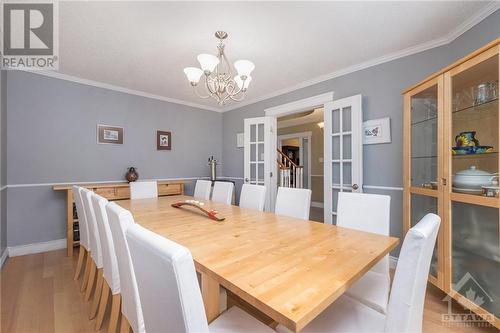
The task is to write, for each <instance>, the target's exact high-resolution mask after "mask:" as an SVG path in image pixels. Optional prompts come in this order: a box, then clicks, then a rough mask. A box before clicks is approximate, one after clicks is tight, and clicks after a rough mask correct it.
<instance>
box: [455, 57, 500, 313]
mask: <svg viewBox="0 0 500 333" xmlns="http://www.w3.org/2000/svg"><path fill="white" fill-rule="evenodd" d="M499 70H500V67H499V56H498V48H492V49H490V50H487V51H485V52H483V53H481V54H479V55H478V56H476V57H474V58H472V59H470V60H468V61H467V62H465V63H463V64H462V65H461V66H459V67H456V68H454V69H452V70H451V71H450V72H448V73H446V74H445V84H446V85H447V86H448V87H450V88H449V95H447V96H446V98H447V117H449V123H450V127H449V135H448V138H447V145H446V147H447V151H445V156H449V157H450V158H449V159H450V161H449V163H450V164H449V165H450V171H449V174H448V175H447V177H448V178H451V181H452V184H451V185H452V186H451V189H450V191H449V192H447V196H449V198H450V200H451V202H450V204H449V208H450V213H451V216H450V227H451V246H450V247H449V251H450V257H451V263H450V274H449V275H450V276H449V278H447V280H448V281H447V284H449V286H450V289H451V293H452V294H454V295H456V296H455V297H454V298H456V299H457V300H458V301H459V302H461V303H462V304H464V305H465V306H467V307H468V308H470V309H472V310H473V311H474V312H477V313H485V311H486V312H488V313H489V315H490V316H491V314H492V315H494V316H496V317H497V318H498V317H500V283H499V276H500V241H499V238H500V236H499V235H500V231H499V210H498V209H499V202H500V201H499V200H500V199H499V198H498V170H499V158H498V155H499V151H500V150H499V147H500V141H499V121H500V119H499V113H500V109H499V104H498V79H499Z"/></svg>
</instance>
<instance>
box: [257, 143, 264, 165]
mask: <svg viewBox="0 0 500 333" xmlns="http://www.w3.org/2000/svg"><path fill="white" fill-rule="evenodd" d="M258 154H259V161H264V144H263V143H259V150H258Z"/></svg>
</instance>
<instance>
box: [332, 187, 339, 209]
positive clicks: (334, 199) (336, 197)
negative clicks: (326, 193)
mask: <svg viewBox="0 0 500 333" xmlns="http://www.w3.org/2000/svg"><path fill="white" fill-rule="evenodd" d="M338 201H339V190H337V189H332V211H333V212H337V202H338Z"/></svg>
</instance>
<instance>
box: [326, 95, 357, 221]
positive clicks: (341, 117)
mask: <svg viewBox="0 0 500 333" xmlns="http://www.w3.org/2000/svg"><path fill="white" fill-rule="evenodd" d="M324 118H325V119H324V121H325V126H324V143H325V145H324V149H325V151H324V172H325V174H324V201H325V205H324V207H325V209H324V214H325V223H327V224H336V222H337V221H336V219H337V200H338V194H339V193H340V192H362V191H363V140H362V126H363V113H362V107H361V95H356V96H351V97H347V98H342V99H339V100H336V101H333V102H329V103H326V104H325V114H324Z"/></svg>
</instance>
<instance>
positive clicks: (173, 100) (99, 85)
mask: <svg viewBox="0 0 500 333" xmlns="http://www.w3.org/2000/svg"><path fill="white" fill-rule="evenodd" d="M20 71H22V72H27V73H31V74H37V75H42V76H47V77H50V78H54V79H60V80H65V81H70V82H74V83H79V84H84V85H87V86H92V87H96V88H102V89H107V90H112V91H117V92H121V93H125V94H129V95H135V96H140V97H145V98H150V99H155V100H159V101H163V102H169V103H174V104H180V105H185V106H189V107H192V108H197V109H203V110H208V111H213V112H222V111H223V110H222V109H221V108H215V107H211V106H206V105H202V104H197V103H192V102H188V101H184V100H181V99H176V98H170V97H165V96H160V95H155V94H150V93H147V92H144V91H140V90H134V89H129V88H125V87H120V86H116V85H113V84H109V83H104V82H100V81H94V80H88V79H83V78H80V77H77V76H72V75H67V74H63V73H60V72H54V71H39V70H38V71H34V70H33V71H31V70H20Z"/></svg>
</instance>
